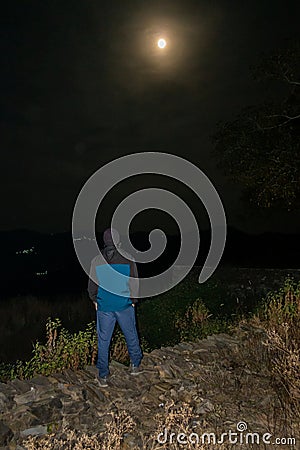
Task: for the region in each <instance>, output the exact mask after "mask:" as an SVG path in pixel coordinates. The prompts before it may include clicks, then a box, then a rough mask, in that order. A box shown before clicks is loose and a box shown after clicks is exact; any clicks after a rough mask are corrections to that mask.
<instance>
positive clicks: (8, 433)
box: [0, 420, 13, 446]
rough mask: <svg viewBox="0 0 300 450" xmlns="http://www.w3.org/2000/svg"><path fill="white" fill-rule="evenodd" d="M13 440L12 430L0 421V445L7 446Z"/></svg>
mask: <svg viewBox="0 0 300 450" xmlns="http://www.w3.org/2000/svg"><path fill="white" fill-rule="evenodd" d="M12 438H13V432H12V430H11V429H10V428H9V427H8V426H7V425H6V424H5V423H4V422H2V420H0V445H1V446H4V445H8V444H9V442H10V441H11V439H12Z"/></svg>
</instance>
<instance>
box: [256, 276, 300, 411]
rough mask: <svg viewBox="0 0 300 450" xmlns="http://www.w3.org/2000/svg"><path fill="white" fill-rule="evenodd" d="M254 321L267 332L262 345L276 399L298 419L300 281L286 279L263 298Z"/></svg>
mask: <svg viewBox="0 0 300 450" xmlns="http://www.w3.org/2000/svg"><path fill="white" fill-rule="evenodd" d="M254 320H255V321H256V322H258V323H260V324H261V325H262V326H263V327H264V328H265V330H266V333H267V339H266V341H265V342H264V344H265V346H266V347H267V349H268V355H269V359H270V370H271V372H272V374H273V376H274V383H275V384H276V386H277V392H278V394H279V397H280V400H281V401H282V404H284V405H285V407H286V408H288V409H291V413H293V414H294V413H296V414H297V416H298V417H300V409H299V399H300V328H299V325H300V282H298V283H296V282H295V281H294V280H293V279H291V278H289V277H288V278H287V279H286V280H285V282H284V285H283V287H282V288H281V289H279V290H278V291H277V292H273V293H269V294H268V295H267V297H266V298H265V300H264V302H263V304H262V306H261V307H260V308H259V309H258V310H257V311H256V315H255V317H254Z"/></svg>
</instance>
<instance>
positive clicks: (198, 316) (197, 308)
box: [175, 298, 229, 341]
mask: <svg viewBox="0 0 300 450" xmlns="http://www.w3.org/2000/svg"><path fill="white" fill-rule="evenodd" d="M211 317H212V314H210V312H209V310H208V308H207V307H206V306H205V304H204V302H203V300H202V299H201V298H197V299H196V300H195V301H194V303H192V305H190V306H188V308H187V309H186V312H185V314H184V315H183V317H181V316H180V315H177V319H176V323H175V325H176V327H177V329H178V330H179V333H180V340H182V341H195V340H197V339H203V338H204V337H206V336H208V335H209V334H213V333H220V332H224V331H228V329H229V328H228V325H227V322H226V321H225V320H221V319H219V318H214V319H210V318H211Z"/></svg>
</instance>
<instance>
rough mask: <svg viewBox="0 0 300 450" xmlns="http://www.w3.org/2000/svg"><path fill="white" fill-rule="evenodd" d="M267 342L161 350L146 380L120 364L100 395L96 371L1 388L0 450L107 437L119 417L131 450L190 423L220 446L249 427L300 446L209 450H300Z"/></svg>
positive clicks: (240, 334) (242, 339) (228, 340)
mask: <svg viewBox="0 0 300 450" xmlns="http://www.w3.org/2000/svg"><path fill="white" fill-rule="evenodd" d="M262 339H263V330H260V329H249V327H248V326H244V328H243V327H241V328H240V330H239V331H237V332H236V333H235V334H234V335H232V336H230V335H227V334H218V335H213V336H209V337H208V338H207V339H203V340H201V341H199V342H197V343H180V344H178V345H176V346H174V347H164V348H161V349H157V350H154V351H152V352H151V353H149V354H145V355H144V359H143V363H142V368H143V370H144V372H143V373H141V374H140V375H139V376H135V377H133V376H132V375H130V374H129V373H128V368H127V367H126V366H124V365H122V364H119V363H117V362H114V361H113V362H112V363H111V377H110V386H109V387H108V388H100V387H99V385H98V382H97V380H96V374H97V370H96V368H95V367H87V368H86V369H85V370H80V371H78V372H72V371H65V372H64V373H63V374H59V373H57V374H53V375H52V376H49V377H43V376H37V377H35V378H33V379H31V380H27V381H21V380H14V381H10V382H8V383H5V384H4V383H1V384H0V411H1V413H0V448H2V449H13V448H17V449H23V448H30V449H31V448H35V447H33V446H31V447H30V446H28V445H27V444H26V439H27V438H28V436H30V435H31V436H38V438H37V439H45V436H48V435H49V433H51V432H55V435H56V436H63V433H64V430H67V429H71V430H77V431H82V432H86V433H88V434H99V433H101V432H104V431H105V430H107V426H108V425H107V424H108V423H109V421H110V420H112V417H113V416H115V417H116V416H117V417H118V420H119V422H118V421H117V422H116V425H117V427H119V432H120V433H123V431H124V433H123V436H122V439H123V447H124V448H128V449H129V448H133V447H134V445H137V446H138V447H139V448H143V443H142V440H141V439H142V438H141V437H143V436H144V437H145V436H150V437H151V436H152V438H153V439H155V440H156V437H157V435H158V433H159V432H164V429H163V427H164V426H165V427H166V426H169V427H171V426H172V427H173V428H172V430H169V431H173V432H175V433H176V432H177V430H176V424H177V426H178V429H180V424H179V422H180V420H182V419H183V421H185V422H186V429H189V430H190V432H191V431H193V432H195V433H198V435H201V434H202V433H205V432H214V433H215V434H216V436H217V438H220V435H221V432H222V431H223V432H226V431H229V430H230V429H231V430H232V431H234V432H237V431H239V432H243V431H245V427H246V428H247V431H249V432H256V433H260V439H262V435H263V434H264V433H270V435H272V436H271V437H270V438H268V439H270V442H272V440H274V439H275V438H276V437H279V438H282V437H284V438H287V437H293V438H294V439H296V444H295V445H289V446H286V445H279V446H278V447H277V445H273V444H269V445H267V444H262V443H261V442H260V444H259V445H256V444H253V445H250V444H247V445H246V446H243V445H242V444H237V446H235V445H233V444H229V443H227V444H226V445H225V447H221V446H219V447H218V446H217V445H215V446H214V445H213V444H211V446H210V447H209V448H214V449H216V448H239V449H242V448H248V449H249V448H290V449H292V448H293V449H296V448H300V433H299V428H297V425H296V424H295V423H294V424H292V423H289V424H287V422H286V421H284V414H285V410H284V408H283V406H282V405H280V404H279V402H278V397H277V395H276V392H275V390H274V388H273V387H272V383H271V378H270V374H269V373H268V371H267V370H266V369H262V367H263V361H262V359H263V355H262V354H260V353H258V351H257V347H256V345H257V342H259V341H260V342H261V340H262ZM250 342H252V343H253V346H251V345H249V343H250ZM122 411H123V412H126V415H125V416H123V419H122V414H121V415H120V412H121V413H122ZM176 414H177V416H176ZM184 415H186V418H185V419H184ZM170 417H171V419H170ZM122 420H123V422H124V421H125V422H126V421H127V425H126V423H125V425H124V423H123V424H122V423H121V422H122ZM129 422H130V424H131V425H130V424H129ZM238 424H239V425H238ZM122 427H123V428H122ZM160 427H161V428H160ZM243 428H244V429H243ZM182 429H183V428H182V426H181V430H182ZM122 430H123V431H122ZM169 431H168V432H169ZM245 432H246V431H245ZM165 436H166V435H165V434H164V435H162V436H161V437H160V440H162V441H163V440H164V439H165ZM168 439H169V437H168V438H167V442H169V440H168ZM53 442H54V441H53ZM161 443H162V442H161ZM31 445H32V444H31ZM1 446H2V447H1ZM38 448H43V446H41V447H38ZM45 448H59V447H57V446H55V445H54V444H53V445H52V446H50V447H49V446H48V447H47V446H45ZM81 448H96V447H81ZM99 448H100V447H99ZM161 448H177V447H175V446H172V445H171V444H164V446H162V447H161ZM181 448H184V445H183V446H182V447H181ZM185 448H187V447H186V446H185Z"/></svg>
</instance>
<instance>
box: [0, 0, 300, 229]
mask: <svg viewBox="0 0 300 450" xmlns="http://www.w3.org/2000/svg"><path fill="white" fill-rule="evenodd" d="M0 21H1V43H0V46H1V47H0V49H1V71H0V77H1V79H0V88H1V111H0V130H1V157H2V164H1V167H2V169H1V181H2V211H1V230H9V229H16V228H27V229H33V230H38V231H47V232H56V231H68V230H70V229H71V218H72V211H73V207H74V203H75V201H76V197H77V195H78V193H79V191H80V189H81V188H82V186H83V185H84V183H85V182H86V181H87V179H88V178H89V177H90V176H91V175H92V174H93V173H94V172H95V171H96V170H97V169H99V168H100V167H102V166H103V165H105V164H106V163H107V162H109V161H112V160H113V159H115V158H118V157H120V156H123V155H126V154H130V153H135V152H141V151H163V152H169V153H173V154H176V155H178V156H181V157H184V158H187V159H188V160H189V161H191V162H192V163H194V164H196V165H197V166H198V167H199V168H200V169H201V170H202V171H203V172H204V173H205V174H206V175H207V176H208V177H209V178H210V180H211V181H212V183H213V184H214V186H215V187H216V189H217V190H218V193H219V195H220V197H221V199H222V202H223V205H224V209H225V212H226V216H227V220H228V223H229V225H232V226H235V227H237V228H240V229H243V230H245V231H248V232H255V233H257V232H263V231H283V232H295V231H296V230H298V229H299V226H300V218H299V217H298V216H297V215H296V213H288V212H286V213H282V212H281V213H280V214H279V213H276V212H260V211H257V213H255V214H253V213H252V212H251V214H250V213H249V211H248V208H247V206H246V205H245V204H243V203H242V202H241V200H240V192H239V188H238V187H237V186H236V185H233V184H230V183H229V182H228V181H227V180H226V178H225V176H224V174H223V173H222V172H221V170H220V169H218V168H217V167H216V165H217V161H216V157H215V156H214V155H212V143H211V140H210V136H211V135H212V134H213V133H214V132H215V131H216V127H217V123H218V122H219V121H226V120H232V119H234V117H235V115H236V114H238V113H239V111H240V110H241V108H243V107H245V106H247V105H251V104H259V103H261V102H262V100H263V99H264V98H266V97H267V96H268V95H270V92H268V90H267V89H266V88H265V86H263V85H260V84H258V83H257V82H255V81H254V80H253V77H252V76H251V71H250V66H252V65H255V64H256V63H258V62H259V60H260V57H261V56H262V54H264V53H265V54H268V53H270V52H272V51H274V50H276V48H278V47H279V46H281V45H282V44H283V43H284V42H285V40H287V39H293V38H295V37H297V33H298V25H299V9H298V7H297V2H296V1H287V2H282V1H281V2H279V1H277V0H273V1H270V0H269V1H267V0H260V1H258V0H253V1H251V2H250V1H247V2H242V1H237V0H236V1H230V0H217V1H208V0H205V1H199V0H193V1H192V0H181V1H179V0H166V1H164V0H160V1H152V0H148V1H142V0H122V1H120V0H111V1H95V0H89V1H83V0H72V1H56V0H52V1H50V0H43V1H37V0H36V1H30V0H29V1H21V0H20V1H11V2H5V5H2V8H1V19H0ZM160 37H163V38H165V39H166V42H167V46H166V48H165V49H163V50H161V49H159V48H158V46H157V40H158V39H159V38H160ZM151 185H155V186H157V187H162V188H167V189H170V190H172V191H173V192H174V191H175V192H178V193H179V195H180V196H182V198H184V199H185V200H186V202H187V203H189V202H190V206H191V208H193V209H194V210H195V211H196V215H198V216H199V217H198V218H199V220H200V222H201V221H202V223H200V226H202V227H203V228H206V227H208V226H209V222H208V220H207V217H206V215H205V211H202V212H201V208H202V209H203V207H202V205H201V204H200V202H199V203H197V201H198V200H197V199H195V198H194V197H193V196H192V195H191V194H190V193H189V192H188V189H185V188H184V187H182V186H180V185H179V183H178V182H177V183H176V182H175V181H172V182H171V181H170V180H163V179H161V177H159V176H156V177H155V176H150V175H149V176H147V177H144V178H143V179H141V177H139V176H137V177H134V178H133V179H131V180H128V181H125V182H124V183H123V184H122V187H121V188H120V186H119V187H116V188H114V189H113V191H112V192H111V194H110V196H109V198H108V199H107V201H106V203H105V204H103V206H102V209H101V211H99V212H98V219H99V223H100V226H101V227H102V228H104V227H106V225H107V223H106V222H107V220H108V217H109V214H110V213H111V211H113V209H114V208H115V207H116V206H117V205H118V203H119V202H120V201H121V200H122V199H123V198H124V196H126V195H128V194H129V193H130V192H134V191H135V190H138V189H141V188H143V187H146V186H149V187H150V186H151ZM157 217H158V216H157ZM151 220H152V221H153V223H152V222H151V221H150V220H149V215H147V213H145V215H144V217H142V216H141V218H140V219H139V220H138V221H137V224H136V227H137V228H143V224H145V223H147V226H148V225H149V224H150V225H151V226H152V225H153V226H155V227H157V226H158V225H159V224H157V223H155V216H154V217H153V215H152V216H151ZM164 220H166V223H167V219H164Z"/></svg>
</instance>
